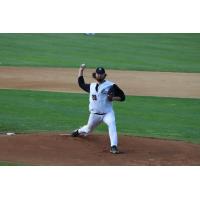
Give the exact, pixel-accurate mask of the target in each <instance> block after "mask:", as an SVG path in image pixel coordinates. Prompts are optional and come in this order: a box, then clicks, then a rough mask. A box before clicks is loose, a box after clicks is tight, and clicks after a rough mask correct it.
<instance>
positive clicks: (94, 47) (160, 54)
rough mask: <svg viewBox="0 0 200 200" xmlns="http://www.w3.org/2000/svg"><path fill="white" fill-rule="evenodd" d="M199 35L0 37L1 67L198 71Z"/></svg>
mask: <svg viewBox="0 0 200 200" xmlns="http://www.w3.org/2000/svg"><path fill="white" fill-rule="evenodd" d="M199 47H200V34H198V33H196V34H148V33H144V34H133V33H129V34H127V33H126V34H125V33H124V34H116V33H115V34H111V33H109V34H105V33H104V34H96V35H95V36H91V37H90V36H85V35H84V34H61V33H60V34H14V33H12V34H3V33H2V34H0V66H35V67H37V66H47V67H77V66H79V64H81V63H87V64H88V66H89V67H96V66H97V65H101V64H102V65H105V66H106V67H107V68H109V69H127V70H139V71H171V72H175V71H176V72H200V67H199V63H200V56H199V55H200V48H199Z"/></svg>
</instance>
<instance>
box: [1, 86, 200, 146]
mask: <svg viewBox="0 0 200 200" xmlns="http://www.w3.org/2000/svg"><path fill="white" fill-rule="evenodd" d="M0 105H1V109H0V132H17V133H31V132H48V131H50V132H52V131H55V132H56V131H66V132H69V131H71V130H73V129H75V128H78V127H80V126H82V125H84V124H85V123H86V122H87V119H88V114H89V113H88V95H86V94H73V93H56V92H40V91H22V90H7V89H2V90H0ZM199 105H200V100H199V99H181V98H160V97H137V96H128V97H127V99H126V101H125V102H123V103H118V102H115V103H114V109H115V112H116V120H117V128H118V132H119V134H120V133H124V134H130V135H134V136H145V137H155V138H166V139H175V140H184V141H189V142H193V143H200V126H199V121H200V106H199ZM105 131H107V128H106V126H105V125H101V126H100V127H99V128H98V129H97V132H99V133H102V132H105Z"/></svg>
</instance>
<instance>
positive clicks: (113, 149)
mask: <svg viewBox="0 0 200 200" xmlns="http://www.w3.org/2000/svg"><path fill="white" fill-rule="evenodd" d="M110 153H113V154H118V153H119V150H118V148H117V146H115V145H114V146H111V147H110Z"/></svg>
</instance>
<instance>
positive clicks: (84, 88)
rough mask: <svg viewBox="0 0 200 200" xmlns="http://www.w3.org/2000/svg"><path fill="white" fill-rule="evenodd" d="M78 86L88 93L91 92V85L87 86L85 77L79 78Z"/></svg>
mask: <svg viewBox="0 0 200 200" xmlns="http://www.w3.org/2000/svg"><path fill="white" fill-rule="evenodd" d="M78 84H79V87H80V88H81V89H83V90H84V91H86V92H90V84H86V83H85V80H84V78H83V76H79V77H78Z"/></svg>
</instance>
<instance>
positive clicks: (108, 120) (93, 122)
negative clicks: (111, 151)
mask: <svg viewBox="0 0 200 200" xmlns="http://www.w3.org/2000/svg"><path fill="white" fill-rule="evenodd" d="M102 122H104V123H105V124H106V125H107V126H108V132H109V137H110V143H111V146H113V145H116V146H117V130H116V123H115V113H114V111H111V112H109V113H107V114H105V115H97V114H93V113H90V116H89V119H88V123H87V125H85V126H83V127H81V128H80V129H79V130H78V132H79V133H80V134H81V135H88V134H89V133H91V132H92V131H93V130H94V128H95V127H97V126H98V125H99V124H101V123H102Z"/></svg>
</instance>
